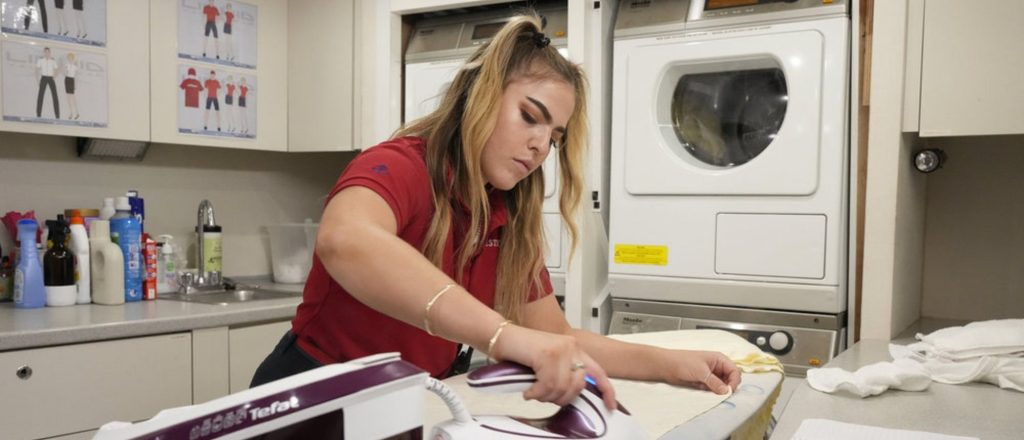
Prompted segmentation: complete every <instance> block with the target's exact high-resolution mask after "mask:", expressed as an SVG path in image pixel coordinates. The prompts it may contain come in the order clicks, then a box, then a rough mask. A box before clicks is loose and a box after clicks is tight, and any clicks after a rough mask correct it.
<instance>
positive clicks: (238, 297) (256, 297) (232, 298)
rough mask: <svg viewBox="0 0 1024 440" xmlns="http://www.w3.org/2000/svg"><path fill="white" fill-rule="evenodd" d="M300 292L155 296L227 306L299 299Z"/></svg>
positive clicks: (236, 291) (248, 290)
mask: <svg viewBox="0 0 1024 440" xmlns="http://www.w3.org/2000/svg"><path fill="white" fill-rule="evenodd" d="M301 296H302V292H289V291H284V290H269V289H236V290H217V291H213V292H197V293H192V294H188V295H184V294H181V293H167V294H160V295H158V296H157V298H159V299H166V300H171V301H184V302H194V303H201V304H220V305H228V304H232V303H240V302H251V301H260V300H266V299H285V298H299V297H301Z"/></svg>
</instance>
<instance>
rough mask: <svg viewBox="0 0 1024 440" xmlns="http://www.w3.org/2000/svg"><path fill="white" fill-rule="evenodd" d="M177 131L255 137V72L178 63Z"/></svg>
mask: <svg viewBox="0 0 1024 440" xmlns="http://www.w3.org/2000/svg"><path fill="white" fill-rule="evenodd" d="M176 86H177V88H178V132H179V133H187V134H201V135H207V136H222V137H235V138H247V139H255V138H256V103H257V99H256V96H257V93H256V75H250V74H248V73H247V72H245V71H239V70H229V69H211V68H209V67H202V66H196V65H184V64H182V65H179V66H178V84H176Z"/></svg>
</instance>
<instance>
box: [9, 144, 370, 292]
mask: <svg viewBox="0 0 1024 440" xmlns="http://www.w3.org/2000/svg"><path fill="white" fill-rule="evenodd" d="M352 157H353V153H275V152H262V151H249V150H235V149H222V148H206V147H192V146H183V145H166V144H154V145H151V146H150V148H149V151H148V153H147V154H146V157H145V159H144V160H143V161H142V162H125V163H121V162H101V161H95V160H83V159H79V158H78V157H77V154H76V152H75V147H74V139H73V138H68V137H58V136H43V135H30V134H19V133H3V132H0V188H2V189H0V215H3V214H4V213H6V212H8V211H27V210H35V211H36V217H37V218H42V217H45V218H55V217H56V214H57V213H60V212H63V210H64V209H65V208H99V207H100V206H101V205H102V204H103V197H112V196H119V195H124V193H125V191H126V190H128V189H137V190H139V191H140V193H141V195H142V197H143V198H144V199H145V201H146V232H149V233H151V234H154V235H156V234H165V233H166V234H172V235H174V236H175V238H177V239H184V242H185V244H186V245H191V244H193V243H194V241H195V238H194V235H195V234H194V232H193V230H194V227H195V223H196V209H197V207H198V205H199V201H200V200H202V199H204V198H205V199H209V200H210V202H212V203H213V206H214V209H215V211H216V218H217V223H218V224H219V225H221V226H223V228H224V235H223V240H224V273H225V274H227V275H261V274H269V273H270V249H269V239H268V237H267V231H266V228H265V227H264V226H265V225H268V224H275V223H284V222H299V221H302V220H303V219H304V218H306V217H309V218H312V219H314V221H319V217H320V210H321V207H322V204H323V197H324V195H325V194H326V193H327V191H329V190H330V188H331V186H332V184H333V183H334V181H335V179H337V177H338V175H339V174H340V173H341V171H342V169H343V168H344V166H345V165H346V164H347V163H348V161H349V160H351V158H352ZM3 229H4V228H0V230H3ZM179 242H181V241H179ZM0 244H2V245H3V248H4V252H5V253H6V251H7V249H8V246H9V245H10V238H9V236H8V234H7V232H6V230H3V231H0ZM190 249H191V247H190ZM189 261H190V266H191V265H192V263H193V262H194V257H190V259H189Z"/></svg>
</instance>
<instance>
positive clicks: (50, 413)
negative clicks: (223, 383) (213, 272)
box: [0, 333, 192, 438]
mask: <svg viewBox="0 0 1024 440" xmlns="http://www.w3.org/2000/svg"><path fill="white" fill-rule="evenodd" d="M29 369H31V373H28V371H29ZM0 390H3V392H2V395H3V397H2V398H0V427H3V428H2V429H0V431H3V435H2V437H4V438H38V437H49V436H55V435H60V434H66V433H72V432H80V431H85V430H90V429H96V428H98V427H99V426H101V425H103V424H104V423H107V422H110V421H113V420H120V421H138V420H143V419H147V418H150V417H152V416H153V415H155V414H156V413H157V412H159V411H160V410H163V409H165V408H172V407H176V406H182V405H190V404H191V403H192V341H191V336H190V335H189V334H188V333H183V334H173V335H162V336H151V337H144V338H133V339H123V340H118V341H104V342H95V343H89V344H75V345H66V346H60V347H47V348H38V349H30V350H19V351H9V352H5V353H0Z"/></svg>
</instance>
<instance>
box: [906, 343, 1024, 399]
mask: <svg viewBox="0 0 1024 440" xmlns="http://www.w3.org/2000/svg"><path fill="white" fill-rule="evenodd" d="M922 344H925V343H923V342H922V343H917V344H911V345H908V346H902V345H894V344H890V345H889V354H890V355H892V357H893V359H895V360H896V361H900V360H910V361H913V362H916V363H919V364H920V365H921V366H922V367H923V368H924V369H925V370H926V371H927V372H928V376H929V377H931V379H932V380H934V381H936V382H940V383H946V384H954V385H956V384H962V383H967V382H986V383H990V384H993V385H996V386H999V387H1000V388H1009V389H1012V390H1017V391H1021V392H1024V358H1022V357H1019V356H1016V355H1002V356H977V357H973V358H967V359H962V360H954V359H949V358H946V357H943V356H939V355H935V354H934V352H930V351H926V350H925V351H922V350H920V347H921V345H922Z"/></svg>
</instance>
